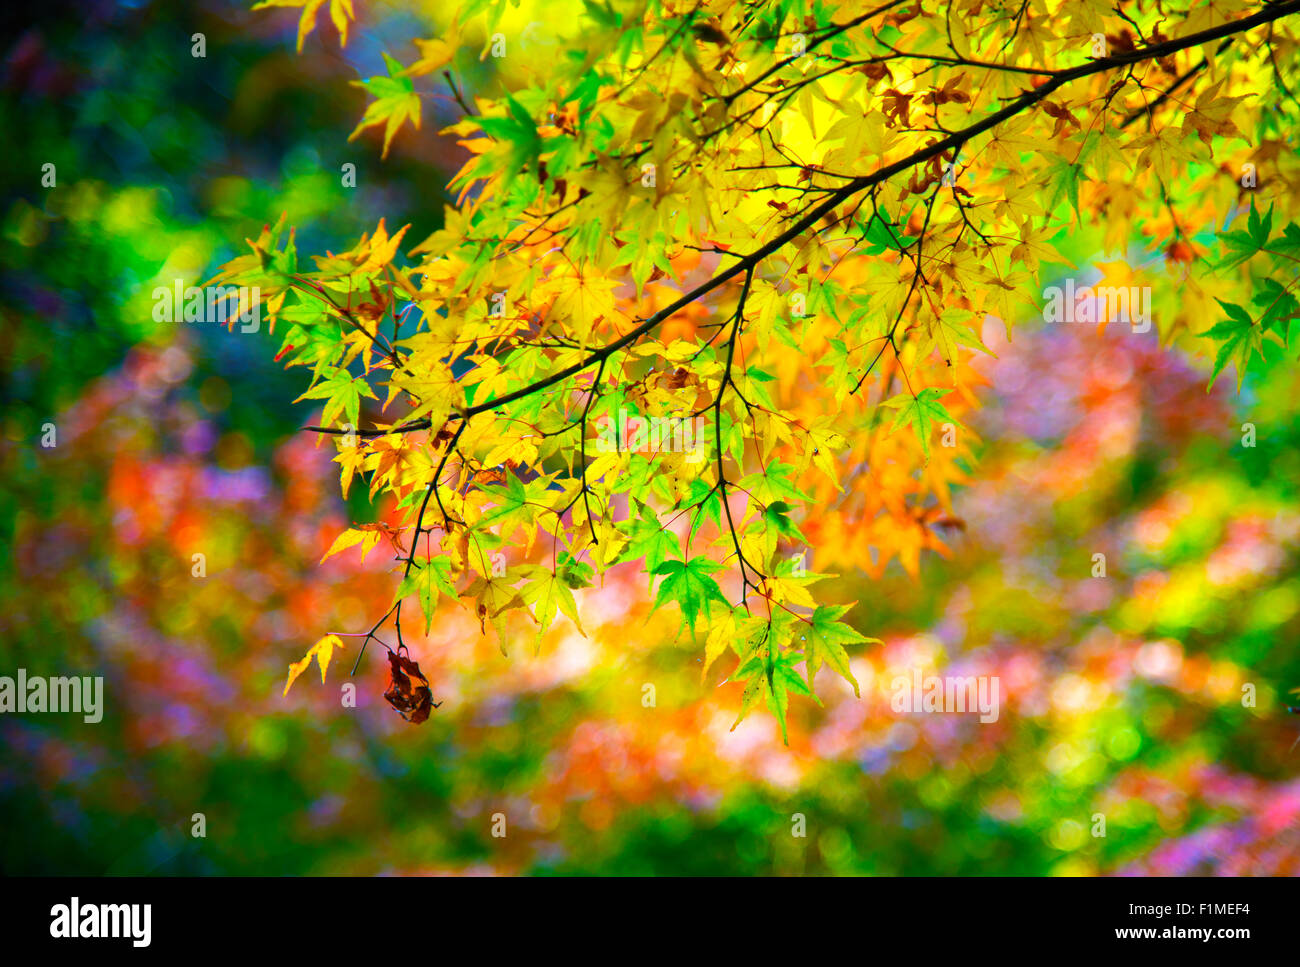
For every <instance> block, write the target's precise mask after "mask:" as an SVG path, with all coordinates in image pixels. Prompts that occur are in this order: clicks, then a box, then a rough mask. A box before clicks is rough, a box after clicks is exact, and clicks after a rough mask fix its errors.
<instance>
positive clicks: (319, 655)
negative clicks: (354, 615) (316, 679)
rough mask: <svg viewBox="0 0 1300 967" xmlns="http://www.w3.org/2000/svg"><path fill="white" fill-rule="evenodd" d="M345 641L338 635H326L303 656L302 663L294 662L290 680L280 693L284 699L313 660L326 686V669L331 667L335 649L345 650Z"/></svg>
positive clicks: (291, 667) (290, 669)
mask: <svg viewBox="0 0 1300 967" xmlns="http://www.w3.org/2000/svg"><path fill="white" fill-rule="evenodd" d="M343 647H344V644H343V639H342V638H340V637H339V636H338V635H326V636H325V637H324V638H322V639H321V640H320V641H318V642H316V644H314V645H312V646H311V647H310V648H308V649H307V654H305V655H303V656H302V660H301V661H296V662H293V663H292V664H291V665H290V666H289V680H288V681H286V682H285V683H284V691H283V692H281V693H280V697H281V698H283V697H284V696H285V695H288V694H289V686H291V685H292V684H293V683H294V682H295V681H297V680H298V676H299V675H301V674H302V673H303V672H305V671H306V670H307V666H308V665H310V664H311V660H312V658H315V659H316V664H317V665H319V666H320V681H321V684H322V685H324V684H325V669H327V668H329V666H330V659H331V658H333V657H334V649H335V648H343Z"/></svg>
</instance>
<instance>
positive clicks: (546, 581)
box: [520, 566, 587, 647]
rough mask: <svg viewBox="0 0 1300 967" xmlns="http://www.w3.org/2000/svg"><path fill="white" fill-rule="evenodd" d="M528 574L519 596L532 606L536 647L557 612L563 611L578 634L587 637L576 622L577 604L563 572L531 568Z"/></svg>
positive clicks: (544, 568) (580, 623)
mask: <svg viewBox="0 0 1300 967" xmlns="http://www.w3.org/2000/svg"><path fill="white" fill-rule="evenodd" d="M528 573H530V574H531V575H532V577H531V578H530V579H529V580H528V582H527V583H525V584H524V586H523V587H522V588H521V589H520V594H521V595H522V596H523V599H524V601H525V602H526V603H528V604H531V605H533V613H534V616H535V617H536V618H537V623H538V624H539V625H540V628H539V630H538V632H537V643H538V646H539V647H540V645H541V640H542V635H544V634H546V630H547V629H548V628H549V627H550V626H551V622H553V621H554V620H555V614H556V611H557V610H558V611H563V612H564V613H565V614H566V615H567V616H568V617H569V619H570V620H571V621H572V622H573V623H574V625H575V626H577V629H578V633H579V634H581V635H582V636H583V637H584V638H585V637H587V632H585V631H583V629H582V622H581V621H579V620H578V604H577V602H576V601H575V600H574V599H573V591H572V590H570V588H569V584H568V582H567V581H566V580H565V575H564V572H563V570H560V571H555V572H552V571H551V569H550V568H546V567H540V566H533V567H532V568H531V569H530V571H529V572H528Z"/></svg>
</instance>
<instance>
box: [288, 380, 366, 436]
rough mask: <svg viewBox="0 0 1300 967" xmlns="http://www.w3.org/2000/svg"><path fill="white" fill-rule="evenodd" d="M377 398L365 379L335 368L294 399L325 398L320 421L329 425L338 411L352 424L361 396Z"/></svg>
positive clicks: (358, 415)
mask: <svg viewBox="0 0 1300 967" xmlns="http://www.w3.org/2000/svg"><path fill="white" fill-rule="evenodd" d="M363 396H365V397H368V398H370V399H372V400H373V399H377V397H376V396H375V394H374V392H373V391H372V390H371V389H370V385H369V384H368V383H367V382H366V381H365V380H357V379H354V378H353V377H352V376H350V375H349V374H348V372H347V370H343V369H339V370H335V371H334V372H333V373H331V374H330V375H329V377H328V378H327V379H325V380H324V381H323V382H320V383H317V384H316V385H315V386H313V387H312V388H311V389H309V390H307V392H305V393H303V394H302V396H299V397H298V399H296V400H294V402H295V403H297V402H298V401H299V400H325V408H324V412H322V413H321V422H322V423H324V424H326V425H329V424H330V423H332V422H334V420H335V419H336V418H337V417H338V415H339V414H340V413H342V414H343V415H344V416H346V417H347V421H348V422H349V423H351V424H352V425H353V426H356V425H357V421H358V419H359V418H360V415H361V397H363Z"/></svg>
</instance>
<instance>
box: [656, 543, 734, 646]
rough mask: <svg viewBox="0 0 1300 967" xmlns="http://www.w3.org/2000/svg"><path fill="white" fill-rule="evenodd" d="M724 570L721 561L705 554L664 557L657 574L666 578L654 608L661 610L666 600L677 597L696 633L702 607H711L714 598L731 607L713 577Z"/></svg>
mask: <svg viewBox="0 0 1300 967" xmlns="http://www.w3.org/2000/svg"><path fill="white" fill-rule="evenodd" d="M720 570H722V565H721V564H715V563H714V562H713V561H710V560H709V559H708V558H704V557H693V558H691V559H690V560H689V561H676V560H673V561H664V562H663V563H662V564H660V565H659V566H658V567H657V568H655V569H654V571H653V573H654V574H655V575H656V576H658V577H661V578H663V580H662V581H661V582H660V584H659V593H658V595H657V596H656V597H655V603H654V609H653V610H658V609H659V606H660V605H662V604H663V603H664V602H666V601H676V602H677V604H678V606H679V607H680V608H681V609H682V620H683V622H684V623H687V624H689V625H690V627H691V634H694V633H695V620H696V618H698V617H699V615H700V612H701V611H704V610H707V608H708V606H709V602H710V601H717V602H719V603H720V604H722V605H723V606H725V607H731V604H730V602H728V601H727V599H726V598H725V597H723V596H722V589H721V588H720V587H718V582H717V581H715V580H713V578H711V577H709V575H710V574H712V573H714V572H715V571H720Z"/></svg>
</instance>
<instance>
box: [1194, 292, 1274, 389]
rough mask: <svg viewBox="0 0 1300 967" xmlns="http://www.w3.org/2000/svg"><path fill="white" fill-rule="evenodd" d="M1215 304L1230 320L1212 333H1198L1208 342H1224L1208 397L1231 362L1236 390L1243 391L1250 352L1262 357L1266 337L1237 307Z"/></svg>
mask: <svg viewBox="0 0 1300 967" xmlns="http://www.w3.org/2000/svg"><path fill="white" fill-rule="evenodd" d="M1214 301H1215V302H1217V303H1219V305H1221V306H1222V307H1223V311H1224V312H1226V313H1227V314H1228V318H1227V319H1225V320H1223V321H1222V322H1220V323H1218V324H1217V325H1215V326H1214V327H1213V328H1212V329H1207V330H1205V332H1202V333H1199V335H1201V336H1204V337H1206V338H1208V339H1213V340H1215V341H1218V342H1222V345H1221V346H1219V352H1218V354H1217V355H1216V356H1215V357H1214V372H1213V374H1211V376H1210V385H1209V386H1207V387H1206V388H1205V391H1206V392H1207V393H1208V392H1209V391H1210V389H1211V388H1212V387H1213V386H1214V381H1215V380H1216V379H1218V378H1219V373H1221V372H1223V368H1224V367H1225V366H1227V365H1228V363H1229V362H1230V361H1235V362H1236V364H1237V389H1241V381H1242V380H1243V379H1245V377H1246V364H1247V363H1248V362H1250V351H1251V349H1254V350H1255V351H1256V352H1259V353H1260V355H1261V356H1262V355H1263V336H1262V334H1261V332H1260V327H1259V326H1256V325H1254V324H1253V322H1252V320H1251V318H1250V313H1249V312H1247V311H1246V310H1245V309H1243V308H1242V307H1241V306H1239V305H1236V304H1235V303H1232V302H1224V301H1223V300H1222V299H1215V300H1214Z"/></svg>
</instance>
